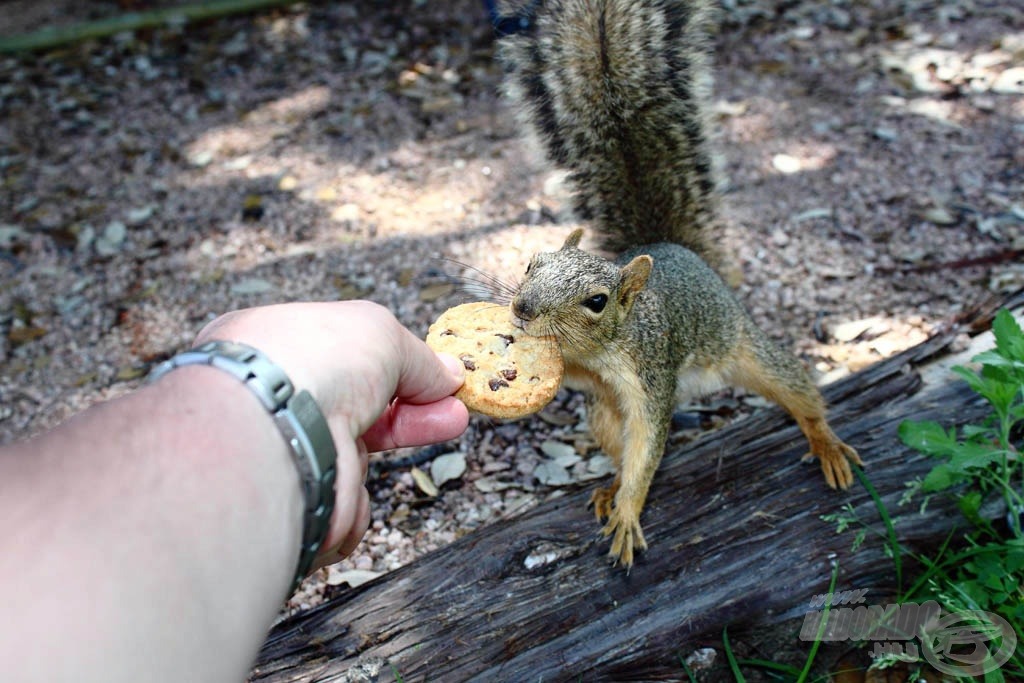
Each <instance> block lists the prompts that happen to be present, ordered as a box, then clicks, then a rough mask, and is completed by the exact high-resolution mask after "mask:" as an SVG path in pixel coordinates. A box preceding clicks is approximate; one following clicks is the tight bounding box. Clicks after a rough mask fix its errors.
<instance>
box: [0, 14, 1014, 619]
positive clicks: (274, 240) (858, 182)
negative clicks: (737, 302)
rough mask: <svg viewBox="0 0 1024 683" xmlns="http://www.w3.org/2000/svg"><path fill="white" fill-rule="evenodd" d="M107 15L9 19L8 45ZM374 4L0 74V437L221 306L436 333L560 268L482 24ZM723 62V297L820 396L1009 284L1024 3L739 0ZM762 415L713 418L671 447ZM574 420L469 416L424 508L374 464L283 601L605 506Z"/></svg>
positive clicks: (305, 600) (236, 25)
mask: <svg viewBox="0 0 1024 683" xmlns="http://www.w3.org/2000/svg"><path fill="white" fill-rule="evenodd" d="M125 4H127V5H132V4H133V3H120V4H119V3H116V2H101V1H95V2H90V3H87V4H85V5H84V6H83V4H82V3H77V4H76V3H71V2H70V1H65V0H52V1H50V2H35V3H28V2H21V1H10V0H7V1H0V27H3V28H2V30H0V35H11V34H15V33H19V32H24V31H28V30H32V29H34V28H38V27H40V26H43V25H53V24H67V23H70V22H72V21H73V20H76V19H85V18H90V19H91V18H97V17H103V16H110V15H113V14H116V13H118V12H121V11H123V10H122V6H121V5H125ZM153 4H154V3H134V5H141V6H142V7H143V8H145V7H151V6H153ZM167 4H170V3H167ZM370 6H371V3H344V2H342V3H338V2H330V3H329V2H308V3H302V4H296V5H293V6H291V7H290V8H287V9H280V10H274V11H266V12H263V13H258V14H255V15H249V16H238V17H232V18H226V19H221V20H217V21H212V22H207V23H203V24H195V25H188V26H187V27H182V26H181V25H174V24H172V25H168V26H162V27H159V28H156V29H151V30H144V31H139V32H136V33H133V34H120V35H117V36H114V37H112V38H110V39H103V40H93V41H89V42H86V43H84V44H76V45H69V46H66V47H61V48H58V49H54V50H51V51H47V52H41V53H36V54H16V55H6V56H4V55H0V179H2V184H0V442H5V441H10V440H12V439H17V438H20V437H24V436H27V435H29V434H32V433H34V432H36V431H39V430H41V429H45V428H47V427H50V426H52V425H54V424H56V423H58V422H59V421H61V420H63V419H65V418H67V417H68V416H70V415H72V414H73V413H75V412H77V411H79V410H81V409H83V408H84V407H86V406H88V405H89V404H91V403H94V402H96V401H99V400H102V399H105V398H110V397H113V396H117V395H120V394H123V393H125V392H127V391H130V390H131V389H132V388H134V387H136V386H138V384H139V383H140V382H141V381H142V378H143V377H144V376H145V374H146V372H147V371H148V369H149V367H150V366H151V365H152V364H153V363H154V362H157V361H159V360H161V359H163V358H166V357H167V356H169V355H171V354H173V353H174V352H176V351H179V350H182V349H184V348H186V347H187V346H188V344H189V342H190V340H191V339H192V337H193V336H194V335H195V333H196V332H197V331H198V330H199V329H200V328H201V327H202V326H203V325H204V324H205V323H206V322H208V321H209V320H211V319H212V318H213V317H214V316H215V315H217V314H218V313H220V312H223V311H227V310H230V309H235V308H240V307H247V306H253V305H258V304H263V303H270V302H281V301H295V300H333V299H339V298H341V299H349V298H356V297H361V298H368V299H372V300H374V301H377V302H379V303H381V304H384V305H386V306H388V307H389V308H391V309H392V310H393V311H394V312H395V314H396V315H397V316H398V317H399V319H401V320H402V322H403V323H405V324H406V325H407V326H408V327H410V328H411V329H412V330H414V331H415V332H416V333H417V334H420V335H422V334H424V333H425V331H426V327H427V325H428V324H429V322H430V321H431V320H432V319H433V318H435V317H436V316H437V314H438V313H439V312H440V311H442V310H443V309H445V308H447V307H449V306H451V305H454V304H456V303H461V302H463V301H467V300H471V299H477V298H482V297H485V296H487V292H486V291H484V290H482V289H481V288H480V287H479V286H477V285H475V284H474V282H475V281H477V280H479V279H480V277H479V276H478V274H477V269H478V270H479V271H482V272H484V273H486V274H488V275H493V276H495V277H499V278H501V279H503V280H505V281H514V279H515V278H516V277H517V276H518V274H519V273H520V272H521V270H522V269H523V268H524V267H525V265H526V262H527V260H528V258H529V256H530V255H531V254H532V253H534V252H536V251H540V250H545V249H551V248H554V247H556V246H557V245H559V244H560V243H561V241H562V240H563V239H564V237H565V236H566V235H567V234H568V232H569V231H570V230H571V228H572V227H574V225H575V223H574V222H573V219H572V217H571V215H570V213H569V211H568V202H567V199H566V190H565V188H564V187H563V186H562V184H561V183H560V176H559V175H558V174H557V173H554V172H552V171H551V170H550V169H546V168H545V167H544V165H543V164H542V163H541V161H540V160H539V159H538V157H537V155H536V154H535V153H534V151H533V150H532V149H531V148H530V147H529V146H528V145H525V144H523V143H522V142H521V138H520V131H519V130H517V126H516V122H515V120H514V118H513V116H512V115H511V113H510V111H509V109H508V107H507V106H506V104H505V103H504V102H503V101H502V99H501V97H500V96H499V90H500V81H501V70H500V68H499V67H498V66H497V65H496V64H495V61H494V55H493V45H494V40H493V36H492V31H491V29H490V25H489V23H488V20H487V16H486V14H485V12H484V9H483V6H482V4H481V3H480V2H479V1H478V0H436V1H433V2H425V1H423V0H419V1H414V2H396V3H372V7H373V8H372V9H367V8H368V7H370ZM716 60H717V72H716V78H717V85H716V92H715V104H714V111H713V113H712V117H711V121H712V125H713V126H714V127H715V134H716V135H717V138H718V153H719V157H720V162H721V163H720V165H721V170H722V192H723V200H724V201H723V212H724V214H725V217H726V219H727V226H728V227H727V229H726V233H725V234H723V235H722V240H723V242H724V243H725V244H726V245H727V251H728V252H729V253H731V254H732V258H733V259H734V263H735V266H736V268H737V269H738V271H739V272H741V273H742V283H741V284H740V285H739V288H738V292H739V295H740V297H741V298H742V299H743V301H744V302H745V303H746V304H747V305H748V307H749V308H750V310H751V311H752V313H753V314H754V316H755V318H756V319H757V321H758V322H759V323H760V324H762V325H763V326H764V327H765V329H767V330H769V331H770V332H771V334H772V335H773V336H774V337H775V338H777V339H778V340H780V341H781V342H782V343H784V344H785V345H787V346H789V347H790V348H793V349H795V350H796V351H797V352H798V353H799V354H801V356H802V357H803V358H804V359H805V360H806V361H807V363H808V365H809V366H810V367H811V368H813V369H814V371H815V372H816V374H817V375H818V376H819V377H820V378H821V380H822V381H829V380H831V379H834V378H836V377H838V376H841V375H842V374H845V373H848V372H851V371H856V370H857V369H859V368H861V367H864V366H865V365H867V364H869V363H871V362H873V361H875V360H878V359H880V358H882V357H886V356H889V355H891V354H893V353H895V352H897V351H899V350H901V349H902V348H905V347H907V346H910V345H912V344H914V343H915V342H917V341H919V340H921V339H923V338H924V337H925V336H926V335H927V333H928V331H929V330H931V329H933V328H934V327H935V326H937V325H941V324H942V323H943V322H944V321H946V320H948V319H950V318H951V317H952V316H955V315H956V314H957V312H958V311H961V310H963V309H964V308H966V307H968V306H970V305H971V304H972V303H975V302H977V301H979V300H981V299H983V298H984V297H986V296H987V295H989V294H990V293H993V292H1001V291H1009V290H1011V289H1015V288H1017V287H1019V286H1021V285H1022V284H1024V267H1022V264H1021V261H1022V258H1021V257H1022V254H1024V10H1021V8H1020V6H1019V3H1017V2H1014V0H985V1H975V0H956V1H955V2H942V3H936V2H928V1H925V0H905V1H904V2H900V3H891V2H885V1H884V0H863V1H861V0H834V1H833V2H830V3H816V2H810V1H809V0H791V1H786V2H781V1H779V2H771V1H770V0H762V1H756V0H755V1H750V2H743V1H742V0H730V1H728V2H726V3H725V8H724V11H723V13H722V27H721V31H720V33H719V35H718V36H717V37H716ZM339 346H340V347H341V348H344V340H339ZM762 405H763V403H762V402H760V401H758V400H756V399H754V398H752V397H743V396H740V395H735V394H732V393H727V394H722V395H719V396H715V397H712V408H713V410H710V411H708V410H704V411H698V412H691V413H690V417H691V419H689V420H683V423H682V424H681V428H686V429H689V430H690V431H691V432H692V434H693V436H694V437H696V436H698V435H699V433H700V431H701V429H706V428H710V427H714V426H715V425H716V424H719V423H721V422H722V421H724V420H728V419H738V418H741V417H742V415H744V414H745V413H747V412H749V411H750V410H754V409H759V408H760V407H761V406H762ZM582 417H583V415H582V405H581V401H580V399H579V397H578V396H574V395H571V394H569V393H568V392H563V393H562V394H560V396H559V398H558V399H556V402H555V403H554V404H552V406H551V407H549V408H548V409H547V410H546V411H545V412H544V413H542V414H541V415H540V416H537V417H534V418H531V419H527V420H522V421H519V422H512V423H506V424H502V423H496V422H494V421H492V420H487V419H483V418H474V420H473V424H472V425H471V428H470V430H469V431H467V433H466V434H465V435H464V436H463V437H462V438H461V439H459V440H458V441H457V442H454V443H451V444H447V445H446V446H445V447H444V448H441V449H438V450H436V451H434V452H433V454H434V455H437V454H448V453H453V454H455V455H454V456H453V457H452V458H448V459H447V460H446V461H445V462H446V463H447V464H446V467H449V469H448V470H446V472H447V474H446V473H445V472H442V471H441V469H443V468H436V469H435V471H434V472H433V478H434V480H435V481H439V480H443V479H444V478H445V476H452V475H454V476H453V478H452V479H451V480H450V481H448V482H447V483H444V482H443V481H442V486H441V491H440V493H439V495H438V496H436V497H432V496H429V495H427V494H426V493H424V492H423V490H422V489H421V488H420V487H419V486H418V485H417V483H416V481H415V480H414V476H413V475H414V471H413V470H412V469H411V467H410V463H411V462H412V461H411V460H409V459H407V458H409V457H410V456H413V457H414V459H416V460H417V461H419V460H421V459H422V458H415V454H413V453H411V452H398V453H386V454H382V455H379V456H375V469H374V474H375V476H374V478H373V480H372V481H371V483H370V487H371V492H372V494H373V501H374V513H373V516H374V523H373V528H372V529H371V531H370V533H369V534H368V535H367V538H366V540H365V541H364V543H363V545H362V546H361V547H360V549H359V550H358V551H357V552H356V554H355V555H353V556H352V557H351V558H349V559H348V560H346V561H345V562H342V563H340V564H339V565H336V566H335V567H331V568H329V569H325V570H322V571H321V572H320V573H319V574H318V575H317V576H315V577H314V578H313V579H311V580H310V581H308V582H307V584H306V586H305V588H304V589H303V590H302V591H300V593H299V594H298V595H297V596H296V597H295V598H294V599H293V601H292V603H291V604H290V607H291V608H292V609H300V608H302V607H304V606H306V605H310V604H314V603H316V602H317V601H318V600H319V599H320V598H321V595H322V592H323V590H324V586H326V585H337V584H340V583H342V582H347V581H358V580H360V579H365V578H366V577H367V576H374V575H376V574H377V573H380V572H385V571H388V570H390V569H393V568H395V567H397V566H400V565H401V564H404V563H406V562H408V561H410V560H412V559H414V558H415V557H417V556H419V555H420V554H422V553H425V552H428V551H430V550H434V549H436V548H439V547H442V546H443V545H444V544H445V543H447V542H449V541H451V540H452V539H453V538H455V537H457V536H459V535H462V534H465V533H469V532H470V531H472V530H473V529H476V528H478V527H480V526H481V525H483V524H486V522H487V521H489V520H492V519H497V518H499V517H503V516H507V515H514V514H516V513H517V512H518V511H522V510H524V509H525V508H526V507H529V506H531V505H533V504H535V503H536V502H538V501H541V500H544V499H546V498H548V497H550V496H553V495H559V494H560V491H563V490H564V489H565V487H577V486H591V485H592V483H589V482H588V480H589V479H591V478H594V477H597V476H600V475H602V474H604V473H605V472H606V468H604V466H603V465H602V464H601V461H600V459H599V458H598V459H594V458H590V460H587V459H586V456H588V455H592V454H593V452H594V449H595V446H594V445H593V443H592V442H591V441H590V440H589V439H588V438H587V436H586V433H585V431H584V430H585V425H584V424H583V423H582V422H581V418H582ZM849 440H850V441H851V442H852V443H853V444H854V445H856V435H850V436H849ZM461 463H464V469H462V466H461ZM431 467H432V465H431V463H430V462H419V464H418V468H419V470H422V471H423V472H424V473H428V474H429V473H430V472H431ZM460 469H462V471H461V472H459V470H460ZM417 476H419V475H418V474H417Z"/></svg>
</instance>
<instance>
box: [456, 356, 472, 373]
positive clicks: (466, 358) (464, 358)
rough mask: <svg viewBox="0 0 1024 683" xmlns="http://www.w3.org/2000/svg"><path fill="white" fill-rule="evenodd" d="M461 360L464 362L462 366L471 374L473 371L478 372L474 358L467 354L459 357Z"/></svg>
mask: <svg viewBox="0 0 1024 683" xmlns="http://www.w3.org/2000/svg"><path fill="white" fill-rule="evenodd" d="M459 360H461V361H462V364H463V365H464V366H465V368H466V369H467V370H469V371H470V372H472V371H473V370H476V363H474V362H473V357H472V356H470V355H469V354H466V353H464V354H462V355H461V356H459Z"/></svg>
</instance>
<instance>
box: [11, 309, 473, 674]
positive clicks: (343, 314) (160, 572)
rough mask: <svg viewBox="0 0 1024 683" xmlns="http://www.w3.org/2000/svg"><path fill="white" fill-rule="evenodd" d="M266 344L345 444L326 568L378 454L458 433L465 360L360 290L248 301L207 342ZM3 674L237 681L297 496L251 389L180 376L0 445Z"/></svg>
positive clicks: (353, 529) (271, 607)
mask: <svg viewBox="0 0 1024 683" xmlns="http://www.w3.org/2000/svg"><path fill="white" fill-rule="evenodd" d="M213 339H223V340H231V341H238V342H243V343H246V344H249V345H251V346H254V347H256V348H258V349H260V350H261V351H263V352H264V353H265V354H266V355H267V356H268V357H269V358H270V359H271V360H273V361H274V362H275V363H277V364H278V365H280V366H281V367H282V368H284V370H285V372H286V373H287V374H288V376H289V377H290V378H291V380H292V382H293V383H294V384H295V385H296V388H297V389H307V390H309V391H310V393H311V394H312V395H313V397H314V398H315V399H316V401H317V403H318V404H319V405H320V407H321V410H322V411H323V412H324V414H325V415H326V416H327V418H328V424H329V425H330V428H331V433H332V436H333V438H334V441H335V445H336V448H337V451H338V484H337V487H336V492H337V502H336V506H335V509H334V514H333V516H332V520H331V526H330V530H329V532H328V535H327V539H326V541H325V543H324V548H323V550H322V551H321V553H320V555H319V556H318V558H317V564H318V565H320V566H322V565H325V564H329V563H332V562H337V561H338V560H340V559H341V558H342V557H344V556H345V555H347V554H348V553H350V552H352V550H353V549H354V548H355V546H356V545H357V544H358V543H359V541H360V539H361V538H362V536H363V534H364V532H365V531H366V528H367V525H368V523H369V518H370V515H369V496H368V493H367V490H366V488H365V486H364V478H365V476H366V466H367V453H368V452H372V451H377V450H383V449H387V448H393V447H397V446H413V445H422V444H427V443H435V442H440V441H445V440H447V439H451V438H454V437H455V436H457V435H458V434H460V433H461V432H462V431H463V430H464V429H465V427H466V424H467V421H468V414H467V412H466V408H465V406H463V405H462V403H461V402H459V401H458V400H457V399H455V398H453V397H452V396H451V394H453V393H454V392H455V391H456V390H457V389H458V387H459V386H460V385H461V383H462V372H463V370H462V364H461V363H459V362H458V361H455V360H454V359H451V358H445V357H439V356H437V355H436V354H434V352H433V351H431V350H430V349H428V348H427V346H426V345H425V344H423V342H422V341H420V340H419V339H417V338H416V337H414V336H413V335H412V334H411V333H410V332H409V331H407V330H406V329H405V328H403V327H402V326H401V325H400V324H399V323H398V322H397V321H396V320H395V318H394V316H392V315H391V314H390V313H389V312H388V311H387V310H386V309H383V308H381V307H379V306H376V305H374V304H370V303H367V302H339V303H316V304H284V305H279V306H269V307H263V308H255V309H248V310H245V311H238V312H235V313H231V314H228V315H226V316H222V317H221V318H218V319H217V320H215V321H214V322H213V323H211V324H210V325H209V326H207V327H206V329H204V330H203V331H202V332H201V333H200V335H199V337H198V338H197V340H196V341H197V344H198V343H201V342H203V341H209V340H213ZM0 491H2V495H0V539H2V552H0V586H2V587H3V589H2V596H3V597H2V599H0V678H3V679H4V680H5V681H19V682H20V681H47V682H51V681H76V682H78V681H217V682H223V681H241V680H243V679H244V678H245V676H246V673H247V672H248V671H249V668H250V667H251V665H252V662H253V660H254V658H255V656H256V653H257V652H258V650H259V647H260V645H261V643H262V642H263V639H264V638H265V636H266V633H267V630H268V628H269V626H270V624H271V622H272V620H273V619H274V617H275V615H276V614H277V613H278V611H279V610H280V608H281V605H282V602H283V601H284V600H285V598H286V597H287V593H288V589H289V587H290V583H291V579H292V575H293V573H294V571H295V566H296V562H297V558H298V550H299V539H300V535H301V526H302V507H301V506H302V493H301V491H300V488H299V484H298V475H297V474H296V469H295V465H294V464H293V462H292V459H291V456H290V454H289V452H288V450H287V448H286V445H285V443H284V440H283V439H282V437H281V436H280V434H279V433H278V432H277V429H276V427H275V426H274V423H273V421H272V420H271V419H270V418H269V417H268V415H267V414H266V412H265V411H264V409H263V408H262V406H261V405H260V404H259V402H258V401H257V399H256V398H255V397H254V396H252V395H251V394H250V392H249V390H248V389H246V388H245V387H244V386H242V385H241V384H240V383H239V382H238V381H237V380H235V379H234V378H232V377H231V376H229V375H227V374H226V373H224V372H222V371H220V370H217V369H214V368H209V367H187V368H181V369H178V370H174V371H173V372H171V373H170V374H168V375H166V376H165V377H164V378H162V379H161V380H159V381H158V382H156V383H154V384H152V385H148V386H145V387H143V388H141V389H140V390H138V391H136V392H134V393H132V394H130V395H128V396H125V397H123V398H120V399H117V400H114V401H110V402H107V403H102V404H99V405H97V406H94V407H92V408H90V409H89V410H87V411H85V412H84V413H82V414H80V415H78V416H76V417H74V418H72V419H71V420H69V421H67V422H66V423H64V424H62V425H60V426H58V427H57V428H55V429H53V430H51V431H49V432H46V433H43V434H41V435H38V436H36V437H34V438H32V439H29V440H27V441H23V442H20V443H15V444H12V445H7V446H4V447H2V448H0Z"/></svg>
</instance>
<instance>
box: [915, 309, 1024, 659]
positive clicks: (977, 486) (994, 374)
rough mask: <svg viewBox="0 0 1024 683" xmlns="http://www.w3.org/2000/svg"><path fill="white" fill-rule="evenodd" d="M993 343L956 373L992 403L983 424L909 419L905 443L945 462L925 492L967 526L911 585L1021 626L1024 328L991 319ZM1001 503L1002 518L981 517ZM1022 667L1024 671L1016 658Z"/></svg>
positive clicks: (947, 604) (1002, 317) (1006, 316)
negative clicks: (949, 500) (945, 502)
mask: <svg viewBox="0 0 1024 683" xmlns="http://www.w3.org/2000/svg"><path fill="white" fill-rule="evenodd" d="M992 332H993V334H994V336H995V348H994V349H992V350H990V351H985V352H983V353H980V354H978V355H977V356H975V357H974V358H973V359H972V361H973V362H974V363H980V364H981V370H980V372H979V371H975V370H972V369H969V368H965V367H962V366H958V367H955V368H953V372H955V373H956V374H957V375H959V376H960V377H961V378H962V379H963V380H964V381H966V382H967V384H968V386H970V388H971V390H972V391H974V392H975V393H977V394H978V395H979V396H981V397H982V398H984V399H985V401H986V402H987V403H988V404H989V406H991V409H992V414H991V416H990V417H989V418H988V419H987V420H986V421H985V422H984V423H982V424H978V425H975V424H968V425H964V426H963V427H961V428H960V429H959V433H958V430H956V429H953V428H951V429H945V428H943V427H942V426H941V425H939V424H937V423H935V422H904V423H903V424H902V425H900V430H899V434H900V438H901V439H902V440H903V442H904V443H905V444H906V445H908V446H910V447H911V448H914V449H915V450H918V451H920V452H921V453H924V454H926V455H929V456H932V457H935V458H939V459H941V461H942V462H940V463H939V464H938V465H936V466H935V467H933V468H932V470H931V471H930V472H929V473H928V474H927V476H925V478H924V480H923V481H922V482H921V490H922V491H924V492H926V493H938V492H945V493H947V494H949V495H954V496H956V500H957V506H958V507H959V508H960V511H961V512H962V513H963V515H964V517H965V518H966V519H967V521H968V523H969V530H968V532H967V533H966V534H965V535H964V546H963V547H962V548H960V549H958V550H957V551H955V552H952V553H950V552H949V551H948V547H949V543H946V544H944V549H945V552H944V553H940V554H939V555H938V556H937V557H935V558H932V561H931V562H926V563H925V565H926V567H927V571H926V572H925V576H924V577H923V578H924V579H925V582H924V583H922V581H921V579H918V581H917V582H916V583H915V584H914V587H913V588H912V590H913V591H914V592H915V593H919V594H921V596H922V597H926V598H932V599H935V600H937V601H938V602H939V604H941V605H943V607H944V608H945V609H947V610H948V611H954V610H961V611H963V610H983V611H987V612H994V613H996V614H999V615H1000V616H1002V617H1003V618H1005V619H1006V620H1007V621H1008V622H1009V623H1010V624H1014V625H1015V628H1016V629H1017V634H1018V642H1021V640H1022V638H1021V636H1022V635H1024V633H1022V628H1024V627H1022V625H1024V588H1022V586H1024V532H1022V529H1021V523H1022V518H1024V499H1022V495H1024V463H1022V461H1021V453H1020V448H1019V446H1020V443H1021V439H1022V431H1021V430H1022V427H1024V331H1022V330H1021V328H1020V325H1018V324H1017V321H1016V320H1014V318H1013V316H1012V315H1010V313H1009V312H1008V311H1005V310H1003V311H1000V312H999V313H998V314H997V315H996V317H995V320H994V321H993V325H992ZM1000 502H1001V503H1002V506H1001V507H1002V508H1003V509H1004V510H1005V515H1004V516H1003V520H1005V522H1004V521H1002V520H997V521H993V520H992V519H990V517H989V516H988V515H985V514H983V510H985V509H994V507H993V503H1000ZM1016 663H1017V666H1018V667H1020V668H1024V658H1021V657H1020V656H1018V658H1017V660H1016Z"/></svg>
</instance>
